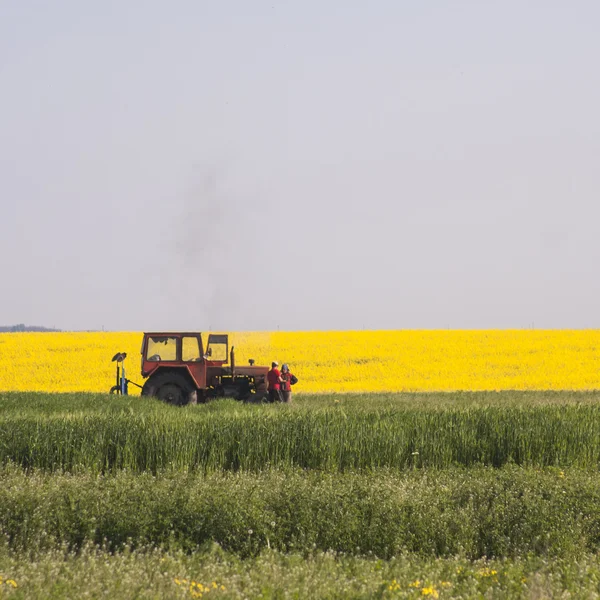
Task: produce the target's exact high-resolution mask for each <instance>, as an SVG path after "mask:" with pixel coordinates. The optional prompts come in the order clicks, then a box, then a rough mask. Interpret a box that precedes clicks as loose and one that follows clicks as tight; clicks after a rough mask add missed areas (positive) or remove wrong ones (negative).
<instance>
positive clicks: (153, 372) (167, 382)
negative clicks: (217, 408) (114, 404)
mask: <svg viewBox="0 0 600 600" xmlns="http://www.w3.org/2000/svg"><path fill="white" fill-rule="evenodd" d="M120 356H122V358H121V359H120V362H121V363H122V361H123V359H124V358H125V357H124V355H123V354H117V355H115V358H113V360H115V359H116V360H117V363H118V362H119V357H120ZM228 359H229V360H228ZM228 362H229V365H228V364H227V363H228ZM249 362H250V364H249V366H243V367H241V366H237V365H236V364H235V353H234V348H233V347H232V348H231V351H230V350H229V338H228V336H227V335H222V334H214V333H211V334H210V335H209V336H208V341H207V344H206V347H204V343H203V340H202V334H201V333H163V332H161V333H144V340H143V342H142V377H144V378H147V379H146V381H145V382H144V385H143V386H142V396H154V397H156V398H159V399H160V400H163V401H164V402H168V403H169V404H175V405H179V406H182V405H184V404H196V403H198V402H206V401H208V400H210V399H211V398H218V397H231V398H235V399H236V400H242V401H245V402H261V401H262V400H263V399H264V398H265V396H266V393H267V373H268V371H269V368H268V367H257V366H254V361H253V360H250V361H249ZM123 377H124V375H123ZM117 378H118V370H117ZM127 383H128V380H125V390H126V384H127ZM131 383H133V382H131ZM115 387H116V386H115ZM120 390H123V385H121V387H120ZM116 391H117V392H118V391H119V390H116ZM121 393H123V392H122V391H121ZM124 393H127V392H126V391H125V392H124Z"/></svg>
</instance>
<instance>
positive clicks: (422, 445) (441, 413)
mask: <svg viewBox="0 0 600 600" xmlns="http://www.w3.org/2000/svg"><path fill="white" fill-rule="evenodd" d="M599 397H600V396H599V395H597V394H570V395H568V396H567V398H566V401H563V402H562V403H561V402H559V401H558V399H560V398H561V395H560V394H557V393H550V394H544V395H542V394H538V395H536V394H533V395H531V396H529V395H527V394H525V393H498V394H458V395H450V394H436V395H420V396H415V397H411V396H410V395H406V394H405V395H396V396H394V395H388V396H381V397H377V396H375V397H371V396H368V395H367V396H358V397H357V396H351V397H345V396H321V397H304V398H300V399H299V400H297V402H296V405H295V406H291V407H288V406H279V405H278V406H254V405H242V404H239V403H236V402H233V401H227V402H226V401H220V402H214V403H212V404H209V405H207V406H203V405H200V406H193V407H187V408H185V409H181V408H176V407H172V406H167V405H164V404H161V403H159V402H158V401H155V400H149V399H147V398H140V397H135V398H131V397H130V398H125V399H121V398H110V397H107V396H102V395H89V396H86V395H84V396H77V395H65V396H64V397H63V396H52V395H43V394H34V395H31V394H29V395H28V394H18V393H16V394H4V395H3V396H1V397H0V406H2V408H1V409H0V464H8V463H15V464H17V465H20V466H22V467H24V468H27V469H31V468H34V469H47V470H51V471H52V470H66V471H73V472H76V471H78V470H79V469H82V468H83V469H90V470H92V471H95V472H103V473H104V472H116V471H118V470H121V469H127V470H130V471H135V472H138V473H141V472H146V471H150V472H152V473H158V472H161V471H163V470H173V471H176V472H179V471H191V470H199V471H202V472H218V471H222V470H244V471H247V470H254V471H257V470H262V469H265V468H292V467H301V468H304V469H319V470H329V471H346V470H356V469H377V468H382V467H389V468H394V469H406V468H415V467H418V468H446V467H449V466H455V465H462V466H471V465H477V464H484V465H492V466H495V467H499V466H502V465H505V464H517V465H525V466H550V465H553V466H561V467H567V466H574V467H580V468H592V467H596V466H597V465H598V464H599V463H600V403H598V402H597V400H598V398H599ZM411 399H412V402H411Z"/></svg>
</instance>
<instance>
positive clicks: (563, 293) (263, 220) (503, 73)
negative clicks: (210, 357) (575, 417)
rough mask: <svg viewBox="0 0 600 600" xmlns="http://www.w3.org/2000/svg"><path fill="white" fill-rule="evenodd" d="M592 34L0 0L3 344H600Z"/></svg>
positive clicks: (343, 11)
mask: <svg viewBox="0 0 600 600" xmlns="http://www.w3.org/2000/svg"><path fill="white" fill-rule="evenodd" d="M599 26H600V3H598V2H596V1H582V0H579V1H578V0H574V1H573V2H568V3H567V2H564V1H562V0H560V1H556V0H544V1H542V0H530V1H529V2H522V1H517V0H503V1H502V2H495V1H491V2H481V1H477V0H472V1H462V0H453V1H452V2H439V1H438V2H433V1H427V0H425V1H424V0H420V1H399V0H373V1H372V2H364V1H361V2H358V1H354V0H344V1H341V0H303V1H302V2H298V1H291V0H288V1H283V0H270V1H268V2H264V1H262V0H253V1H252V2H247V1H241V0H240V1H234V0H219V1H216V0H215V1H201V0H172V1H169V2H166V1H157V0H125V1H124V0H119V1H116V0H103V1H102V2H100V1H92V2H80V1H79V0H54V1H53V2H45V1H42V0H24V1H22V2H21V1H19V2H17V1H13V0H0V217H1V220H0V223H1V224H2V229H1V235H0V274H1V278H0V286H1V288H2V289H1V293H0V325H12V324H16V323H25V324H28V325H34V324H35V325H44V326H49V327H57V328H61V329H66V330H90V329H102V328H104V329H106V330H131V331H138V330H158V329H173V330H180V329H188V330H200V331H207V330H222V331H241V330H277V329H280V330H282V331H283V330H326V329H421V328H424V329H431V328H444V329H445V328H453V329H454V328H531V327H535V328H598V327H600V310H599V305H600V303H599V300H600V277H599V276H598V275H599V272H600V269H599V266H598V265H599V264H600V242H599V239H600V238H599V235H598V231H599V230H600V168H599V166H600V110H599V108H598V107H600V69H599V68H598V57H600V36H598V35H597V32H598V27H599Z"/></svg>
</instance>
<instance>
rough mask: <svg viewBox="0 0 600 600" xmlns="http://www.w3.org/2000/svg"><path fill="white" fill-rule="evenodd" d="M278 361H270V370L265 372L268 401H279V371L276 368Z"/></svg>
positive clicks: (280, 380)
mask: <svg viewBox="0 0 600 600" xmlns="http://www.w3.org/2000/svg"><path fill="white" fill-rule="evenodd" d="M278 366H279V363H278V362H277V361H276V360H274V361H273V362H272V363H271V370H270V371H269V372H268V373H267V383H268V384H269V402H281V382H282V381H283V380H282V379H281V373H280V372H279V369H278V368H277V367H278Z"/></svg>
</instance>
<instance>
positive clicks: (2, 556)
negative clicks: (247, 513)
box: [0, 547, 600, 600]
mask: <svg viewBox="0 0 600 600" xmlns="http://www.w3.org/2000/svg"><path fill="white" fill-rule="evenodd" d="M0 577H1V578H2V580H3V581H6V580H7V579H10V580H12V581H13V582H14V584H15V585H16V586H17V587H16V588H14V587H12V585H7V584H0V597H2V598H11V599H15V598H27V599H30V600H46V599H53V600H62V599H64V598H83V597H85V598H90V599H100V598H111V599H115V600H125V599H132V600H133V599H144V600H146V599H153V600H156V599H158V598H175V599H185V598H189V599H191V598H200V597H204V598H231V599H245V598H273V599H275V598H327V599H347V598H356V599H365V600H366V599H370V598H381V599H395V598H411V599H415V598H439V599H440V600H443V599H445V598H461V599H464V600H471V599H473V600H476V599H477V600H479V599H481V598H495V599H507V600H514V599H520V598H522V599H531V598H597V597H598V581H599V580H600V559H599V557H598V556H597V555H593V554H592V555H584V556H582V557H579V558H578V559H577V560H573V559H557V560H554V561H551V562H550V561H546V560H543V559H539V558H536V557H519V558H515V559H507V560H491V561H475V562H472V561H468V560H465V559H461V558H450V559H431V558H427V557H425V558H424V557H420V556H417V555H414V554H411V555H402V556H398V557H395V558H393V559H391V560H389V561H382V560H378V559H375V558H368V557H351V556H340V555H336V554H333V553H321V552H313V553H311V554H309V555H301V554H295V553H292V554H281V553H278V552H273V551H267V552H264V553H262V554H260V555H259V556H257V557H254V558H252V559H247V560H240V559H239V558H238V557H237V556H235V555H231V554H229V553H225V552H223V551H222V550H221V549H220V548H218V547H212V548H210V549H207V550H205V551H202V552H198V553H195V554H193V555H188V554H184V553H178V552H164V551H161V550H156V549H152V548H148V549H140V550H126V551H124V552H121V553H117V554H114V553H109V552H106V551H103V550H99V549H96V548H92V547H85V548H83V549H82V551H81V552H80V553H78V554H72V553H68V552H65V551H64V550H55V551H51V552H47V553H44V554H41V555H33V556H31V555H30V556H20V555H17V554H14V553H6V552H3V551H1V550H0ZM200 586H202V588H200ZM205 588H209V589H210V590H211V591H210V592H209V593H202V591H201V590H204V589H205ZM223 588H224V589H223Z"/></svg>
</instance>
